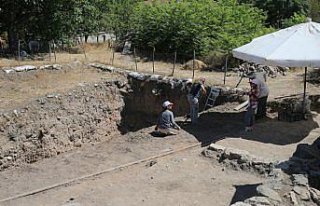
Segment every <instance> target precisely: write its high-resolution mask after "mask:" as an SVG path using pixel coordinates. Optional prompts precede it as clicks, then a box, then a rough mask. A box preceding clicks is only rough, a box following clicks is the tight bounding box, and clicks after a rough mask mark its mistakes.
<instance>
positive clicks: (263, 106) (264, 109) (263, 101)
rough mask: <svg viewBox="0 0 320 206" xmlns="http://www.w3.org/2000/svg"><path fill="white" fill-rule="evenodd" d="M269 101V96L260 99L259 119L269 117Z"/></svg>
mask: <svg viewBox="0 0 320 206" xmlns="http://www.w3.org/2000/svg"><path fill="white" fill-rule="evenodd" d="M267 99H268V96H266V97H261V98H259V99H258V110H257V115H256V117H257V119H260V118H263V117H265V116H266V115H267Z"/></svg>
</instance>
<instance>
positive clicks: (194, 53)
mask: <svg viewBox="0 0 320 206" xmlns="http://www.w3.org/2000/svg"><path fill="white" fill-rule="evenodd" d="M195 61H196V50H193V65H192V79H194V67H195Z"/></svg>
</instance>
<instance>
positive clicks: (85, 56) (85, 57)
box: [81, 44, 87, 61]
mask: <svg viewBox="0 0 320 206" xmlns="http://www.w3.org/2000/svg"><path fill="white" fill-rule="evenodd" d="M83 45H84V44H81V47H82V51H83V54H84V59H85V60H86V61H87V54H86V51H85V49H84V46H83Z"/></svg>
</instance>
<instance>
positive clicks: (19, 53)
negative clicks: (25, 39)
mask: <svg viewBox="0 0 320 206" xmlns="http://www.w3.org/2000/svg"><path fill="white" fill-rule="evenodd" d="M20 55H21V48H20V40H18V61H19V62H20V60H21V56H20Z"/></svg>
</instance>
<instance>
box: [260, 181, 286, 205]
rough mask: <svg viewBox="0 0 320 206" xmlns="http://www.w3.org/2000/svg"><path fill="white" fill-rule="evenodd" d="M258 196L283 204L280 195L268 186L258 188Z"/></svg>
mask: <svg viewBox="0 0 320 206" xmlns="http://www.w3.org/2000/svg"><path fill="white" fill-rule="evenodd" d="M257 192H258V194H260V195H262V196H265V197H267V198H270V199H271V200H274V201H277V202H282V200H281V197H280V195H279V194H278V193H277V192H276V191H274V190H273V189H271V188H269V187H267V186H266V185H259V186H258V187H257Z"/></svg>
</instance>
